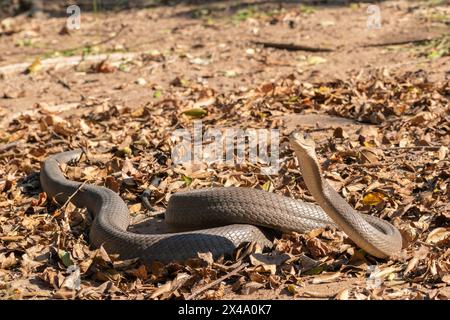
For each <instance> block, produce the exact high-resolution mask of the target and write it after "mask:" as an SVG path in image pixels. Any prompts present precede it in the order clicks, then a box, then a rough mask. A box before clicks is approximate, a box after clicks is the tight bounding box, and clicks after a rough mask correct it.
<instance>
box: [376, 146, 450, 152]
mask: <svg viewBox="0 0 450 320" xmlns="http://www.w3.org/2000/svg"><path fill="white" fill-rule="evenodd" d="M440 148H441V146H411V147H389V148H381V150H383V151H394V150H429V151H436V150H439V149H440Z"/></svg>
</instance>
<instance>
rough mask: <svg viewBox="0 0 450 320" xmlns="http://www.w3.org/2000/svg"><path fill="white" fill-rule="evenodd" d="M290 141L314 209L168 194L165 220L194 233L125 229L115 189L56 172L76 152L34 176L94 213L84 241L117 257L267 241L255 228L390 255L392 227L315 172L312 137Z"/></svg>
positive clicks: (237, 191)
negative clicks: (334, 235) (325, 238)
mask: <svg viewBox="0 0 450 320" xmlns="http://www.w3.org/2000/svg"><path fill="white" fill-rule="evenodd" d="M291 145H292V147H293V149H294V151H295V153H296V156H297V158H298V160H299V164H300V168H301V171H302V175H303V177H304V180H305V183H306V185H307V187H308V189H309V190H310V192H311V194H312V195H313V196H314V198H315V199H316V201H317V202H318V203H319V205H320V207H319V206H317V205H314V204H309V203H305V202H301V201H297V200H294V199H291V198H288V197H284V196H279V195H276V194H273V193H269V192H266V191H262V190H256V189H250V188H213V189H205V190H195V191H188V192H180V193H176V194H174V195H172V196H171V198H170V201H169V204H168V207H167V210H166V213H165V222H166V223H168V224H171V225H173V226H175V227H180V228H184V229H186V228H189V229H190V230H191V229H193V228H198V230H194V231H186V232H177V233H167V234H145V235H144V234H137V233H132V232H129V231H127V229H128V226H129V224H130V217H129V213H128V208H127V206H126V204H125V203H124V201H123V200H122V199H121V198H120V196H119V195H118V194H117V193H115V192H114V191H112V190H110V189H108V188H105V187H99V186H93V185H81V183H80V182H75V181H71V180H67V179H66V178H65V177H64V175H63V173H62V172H61V169H60V164H63V163H67V162H69V161H71V160H74V159H78V158H79V157H80V155H81V154H82V151H81V150H74V151H68V152H63V153H59V154H56V155H53V156H51V157H49V158H48V159H47V160H45V161H44V162H43V164H42V168H41V174H40V180H41V185H42V187H43V189H44V191H45V192H46V193H47V194H48V195H49V197H52V198H54V199H56V201H58V202H59V203H64V202H66V201H67V200H68V199H69V197H71V202H73V203H74V204H75V205H76V206H77V207H86V208H87V209H88V211H89V212H90V213H91V214H92V215H93V217H94V220H93V223H92V226H91V229H90V235H89V237H90V242H91V244H92V245H93V246H94V247H99V246H100V245H102V244H103V246H104V247H105V249H106V250H107V251H108V252H111V253H116V254H119V255H120V257H121V258H123V259H127V258H135V257H139V258H141V259H142V260H143V261H145V262H151V261H154V260H158V261H162V262H169V261H174V260H177V261H182V260H185V259H187V258H191V257H195V256H196V255H197V253H198V252H208V251H210V252H211V253H212V254H213V255H214V256H215V257H217V256H219V255H222V254H230V253H232V252H233V250H234V249H235V248H236V247H237V246H238V245H239V244H241V243H243V242H250V241H257V242H260V243H261V244H263V245H267V244H269V243H270V241H269V240H268V239H267V237H266V235H265V232H264V231H263V230H262V229H260V228H259V227H267V228H272V229H277V230H281V231H296V232H304V231H307V230H311V229H314V228H320V227H325V226H337V227H339V228H341V229H342V230H343V231H344V232H346V233H347V235H348V236H349V237H350V238H351V239H352V240H353V241H354V242H355V243H356V244H357V245H359V246H360V247H361V248H363V249H364V250H366V251H367V252H368V253H370V254H372V255H374V256H376V257H379V258H386V257H389V256H392V255H395V254H397V253H398V252H399V251H400V249H401V245H402V241H401V236H400V233H399V231H398V230H397V229H396V228H395V227H393V226H392V225H391V224H390V223H388V222H386V221H384V220H381V219H379V218H376V217H372V216H369V215H362V214H360V213H358V212H356V211H355V210H354V209H353V208H352V207H350V205H349V204H348V203H347V202H346V201H345V200H344V199H343V198H341V196H340V195H339V194H338V193H337V192H336V191H334V190H333V188H332V187H331V186H330V185H329V184H328V183H327V182H326V181H325V179H323V178H322V176H321V172H320V165H319V164H318V161H317V158H316V155H315V146H314V142H313V141H312V140H305V139H303V137H302V136H301V135H299V134H296V135H293V136H292V137H291ZM330 217H331V218H330ZM258 226H259V227H258ZM205 228H206V229H205Z"/></svg>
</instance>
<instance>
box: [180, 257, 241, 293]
mask: <svg viewBox="0 0 450 320" xmlns="http://www.w3.org/2000/svg"><path fill="white" fill-rule="evenodd" d="M247 266H248V263H243V264H241V265H240V266H238V267H237V268H235V269H233V270H232V271H230V272H229V273H227V274H226V275H224V276H222V277H220V278H219V279H217V280H214V281H213V282H211V283H208V284H207V285H205V286H204V287H202V288H200V289H198V290H196V291H195V292H194V293H192V294H191V295H190V296H188V297H187V298H186V300H192V299H193V298H195V297H196V296H198V295H199V294H200V293H202V292H204V291H206V290H208V289H210V288H212V287H214V286H216V285H218V284H219V283H221V282H222V281H223V280H225V279H227V278H229V277H232V276H234V275H236V274H237V273H238V272H239V271H241V270H242V269H244V268H245V267H247Z"/></svg>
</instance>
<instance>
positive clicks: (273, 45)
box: [252, 41, 334, 52]
mask: <svg viewBox="0 0 450 320" xmlns="http://www.w3.org/2000/svg"><path fill="white" fill-rule="evenodd" d="M252 43H254V44H258V45H262V46H263V47H265V48H274V49H282V50H288V51H308V52H332V51H334V50H333V49H330V48H319V47H308V46H304V45H300V44H293V43H281V42H265V41H252Z"/></svg>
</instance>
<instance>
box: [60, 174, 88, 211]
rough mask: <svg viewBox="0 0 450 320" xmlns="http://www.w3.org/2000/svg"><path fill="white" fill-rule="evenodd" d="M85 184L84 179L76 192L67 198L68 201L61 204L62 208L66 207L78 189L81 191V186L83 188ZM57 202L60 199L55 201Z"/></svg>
mask: <svg viewBox="0 0 450 320" xmlns="http://www.w3.org/2000/svg"><path fill="white" fill-rule="evenodd" d="M85 184H86V181H83V182H82V183H81V184H80V185H79V186H78V188H77V190H75V192H74V193H72V194H71V195H70V197H69V198H67V200H66V202H64V204H63V205H62V206H61V209H63V208H65V207H66V206H67V205H68V204H69V202H70V200H72V199H73V197H75V195H76V194H77V193H78V191H80V190H81V188H83V186H84V185H85ZM55 202H56V203H58V201H55Z"/></svg>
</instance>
